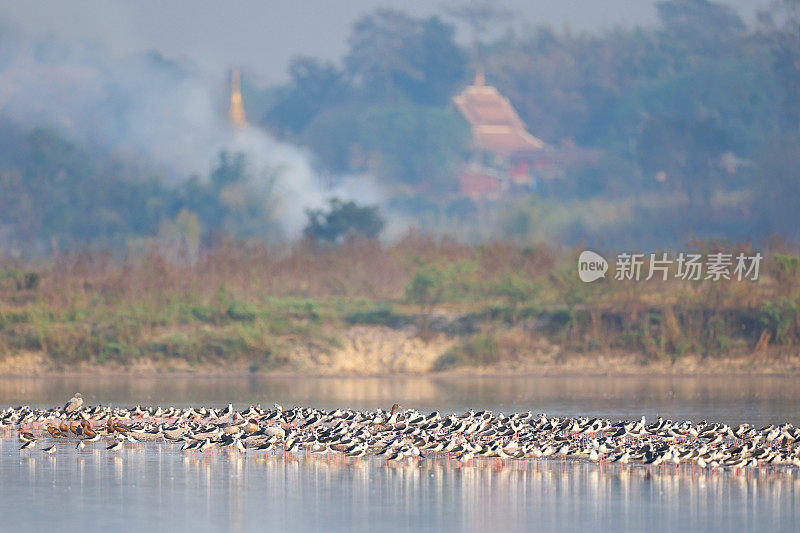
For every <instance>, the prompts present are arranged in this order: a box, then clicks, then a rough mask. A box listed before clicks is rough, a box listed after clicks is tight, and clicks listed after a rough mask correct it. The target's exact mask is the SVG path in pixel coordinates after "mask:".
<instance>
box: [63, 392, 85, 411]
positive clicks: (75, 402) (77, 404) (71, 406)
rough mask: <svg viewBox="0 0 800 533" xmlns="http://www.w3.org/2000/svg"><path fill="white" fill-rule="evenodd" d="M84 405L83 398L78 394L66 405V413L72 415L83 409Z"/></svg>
mask: <svg viewBox="0 0 800 533" xmlns="http://www.w3.org/2000/svg"><path fill="white" fill-rule="evenodd" d="M82 405H83V398H81V393H80V392H76V393H75V396H73V397H72V398H70V400H69V401H68V402H67V403H66V404H64V411H65V412H66V413H67V414H68V415H70V414H72V413H74V412H75V411H77V410H78V409H80V408H81V406H82Z"/></svg>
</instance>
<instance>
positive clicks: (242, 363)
mask: <svg viewBox="0 0 800 533" xmlns="http://www.w3.org/2000/svg"><path fill="white" fill-rule="evenodd" d="M496 341H497V342H498V344H500V345H502V346H503V349H504V350H506V351H507V352H510V353H505V354H503V355H502V356H498V357H500V359H499V360H496V361H492V362H490V363H487V364H470V365H469V366H464V365H451V364H448V362H449V361H451V359H452V358H453V357H454V356H453V353H454V350H455V349H456V348H457V347H458V346H460V343H463V342H464V339H463V338H461V337H460V336H456V335H446V334H436V335H429V336H428V337H426V338H424V339H423V338H422V337H420V336H419V333H418V331H416V330H415V329H414V328H402V329H393V328H389V327H386V326H363V325H360V326H354V327H350V328H346V329H344V330H342V331H340V332H339V333H338V335H337V334H331V345H330V346H329V347H328V348H321V347H319V346H315V345H313V344H304V343H302V342H297V343H295V344H293V345H292V346H291V348H289V349H288V352H287V353H288V356H287V357H286V359H285V362H284V363H283V364H281V365H271V366H269V367H266V368H262V367H259V366H255V365H253V363H252V360H250V359H247V358H233V359H225V360H219V361H205V362H196V363H191V362H189V361H186V360H184V359H178V358H170V359H165V358H159V357H148V356H142V357H139V358H137V359H136V360H134V361H131V362H130V363H128V364H122V363H120V362H118V361H106V362H103V363H97V362H91V361H78V362H75V363H73V364H70V365H61V364H58V363H57V362H56V361H54V360H53V359H52V358H51V357H48V356H47V355H46V354H45V353H44V352H41V351H38V352H36V351H25V352H20V353H16V354H13V355H7V356H6V357H5V358H4V359H2V360H0V377H14V376H25V377H28V376H42V377H45V376H80V375H86V376H113V375H131V376H143V377H155V376H163V375H165V374H169V375H178V376H252V375H272V376H281V375H285V376H334V377H335V376H340V377H341V376H387V375H433V376H436V375H442V376H450V375H454V376H458V375H465V376H466V375H486V376H504V375H509V376H510V375H514V376H517V375H531V376H548V375H549V376H561V375H582V376H591V375H615V376H625V375H632V376H644V375H661V376H681V375H692V376H695V375H798V374H800V352H796V351H790V350H786V349H783V350H763V351H760V352H754V353H751V354H746V355H737V356H731V357H713V358H712V357H702V356H698V355H693V354H684V355H683V356H682V357H680V358H677V359H670V358H660V359H646V358H644V357H643V356H642V354H635V353H624V352H590V353H580V352H575V351H570V350H565V349H564V348H563V347H560V346H558V345H554V344H551V343H550V342H549V341H547V340H546V339H544V338H536V339H525V338H523V339H521V338H520V333H519V332H508V331H506V332H500V333H497V334H496ZM522 341H525V345H522Z"/></svg>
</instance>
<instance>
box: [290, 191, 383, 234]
mask: <svg viewBox="0 0 800 533" xmlns="http://www.w3.org/2000/svg"><path fill="white" fill-rule="evenodd" d="M306 216H307V217H308V224H306V227H305V229H304V230H303V234H304V235H305V236H306V237H307V238H310V239H313V240H315V241H319V242H330V243H336V242H340V241H341V240H342V239H344V238H345V237H348V236H356V235H360V236H362V237H365V238H367V239H374V238H376V237H378V235H380V233H381V231H383V228H384V226H385V225H386V221H385V220H384V219H383V216H382V215H381V213H380V208H379V207H378V206H359V205H358V204H356V203H355V202H343V201H342V200H340V199H339V198H332V199H331V200H330V201H329V202H328V210H327V211H323V210H322V209H309V210H307V211H306Z"/></svg>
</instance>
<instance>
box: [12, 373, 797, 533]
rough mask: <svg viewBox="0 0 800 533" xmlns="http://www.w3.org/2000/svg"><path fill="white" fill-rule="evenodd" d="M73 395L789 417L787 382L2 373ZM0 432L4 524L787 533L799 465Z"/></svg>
mask: <svg viewBox="0 0 800 533" xmlns="http://www.w3.org/2000/svg"><path fill="white" fill-rule="evenodd" d="M76 391H80V392H81V393H82V394H83V396H84V398H85V399H86V400H87V402H88V403H102V404H114V405H122V406H129V405H135V404H137V403H141V404H143V405H151V404H162V405H167V404H170V405H182V406H188V405H196V406H199V405H212V406H222V405H227V403H228V402H229V401H230V402H233V403H234V405H235V406H237V407H240V408H245V407H247V406H248V405H250V404H251V403H252V404H257V403H261V404H262V405H264V406H271V404H272V403H273V402H279V403H281V404H282V405H283V406H284V407H289V406H292V405H312V406H317V407H322V408H326V409H327V408H333V407H355V408H359V409H374V408H376V407H384V408H387V407H388V406H389V405H391V404H392V403H394V402H399V403H401V404H403V405H404V406H407V407H414V408H417V409H420V410H425V411H430V410H433V409H440V410H441V411H443V412H451V411H459V412H463V411H464V410H466V409H468V408H475V409H491V410H494V411H504V412H506V413H508V412H512V411H520V410H526V411H527V410H532V411H534V412H545V413H547V414H551V415H576V414H586V415H597V416H603V417H607V418H611V419H614V420H617V419H622V418H638V417H639V416H641V415H642V414H644V415H646V416H648V417H649V418H650V417H655V416H657V415H661V416H664V417H667V418H672V419H680V420H685V419H689V420H693V421H695V422H699V421H700V420H702V419H708V420H714V421H725V422H732V423H740V422H749V423H752V424H759V425H761V424H769V423H781V422H785V421H790V422H792V423H794V424H795V425H798V424H799V423H800V413H799V412H798V409H799V408H800V401H798V400H800V386H798V384H797V380H796V379H793V378H781V377H757V378H742V377H726V378H643V377H628V378H606V377H594V378H592V377H588V378H587V377H581V378H567V377H564V378H561V377H548V378H529V377H519V378H475V377H451V378H417V377H413V378H392V379H389V378H341V379H340V378H312V379H309V378H296V377H291V378H218V379H217V378H165V379H134V378H111V377H104V378H76V379H27V378H26V379H21V378H15V379H2V380H0V404H3V405H20V404H29V405H32V406H52V405H60V404H63V403H64V402H65V401H66V399H68V398H69V397H70V396H72V394H73V393H74V392H76ZM12 436H13V435H9V436H8V437H7V438H2V439H0V483H2V485H0V486H2V496H3V497H2V498H0V513H2V516H3V519H2V528H0V529H2V530H3V531H42V530H47V529H52V527H53V525H54V524H56V523H57V524H62V525H67V524H68V525H69V529H70V530H77V531H82V530H101V529H102V530H109V528H111V530H123V531H129V530H130V531H142V530H144V529H146V528H150V529H152V528H156V529H157V530H170V531H197V530H212V529H213V530H218V531H219V530H221V531H226V530H231V531H247V530H253V529H261V530H291V531H307V530H333V531H352V530H362V531H364V530H369V531H378V530H381V531H384V530H389V531H392V530H407V531H408V530H411V531H417V530H467V531H478V530H485V529H486V528H487V527H491V528H493V529H495V530H497V531H521V530H537V529H538V530H550V531H552V530H560V531H577V530H587V529H590V530H594V531H625V530H630V531H640V530H643V529H645V528H646V529H648V530H652V531H676V530H707V531H748V530H750V531H752V530H761V531H797V530H798V521H800V477H799V476H798V473H797V472H795V471H791V470H784V469H776V470H771V469H769V470H768V469H762V470H761V471H760V472H755V473H749V474H736V473H732V472H715V473H704V474H700V473H696V472H695V473H693V472H692V471H691V469H689V470H686V469H683V468H682V469H681V470H680V471H678V472H676V471H675V470H674V469H673V468H668V469H666V470H664V469H661V468H649V467H647V468H646V467H643V466H629V467H617V466H613V465H605V466H602V465H591V464H586V463H568V464H567V465H566V466H560V465H559V464H558V463H557V462H539V463H538V464H536V463H533V464H532V463H528V462H514V463H511V464H510V465H507V466H500V465H497V464H492V463H488V462H486V463H478V466H468V467H461V468H459V467H457V466H456V465H455V464H454V463H449V464H448V463H447V462H446V461H442V460H437V461H427V462H422V463H420V464H408V465H399V466H388V467H387V466H386V465H385V463H384V462H383V461H382V460H381V459H379V458H375V457H373V458H365V459H366V460H361V461H359V462H356V463H354V462H353V461H352V460H348V461H347V462H346V463H344V462H342V460H341V459H338V460H331V459H327V460H326V459H324V458H317V457H314V458H305V457H302V458H298V457H292V458H285V457H283V456H282V455H277V456H270V457H268V458H264V457H263V456H259V457H254V456H248V457H239V456H237V455H229V454H226V453H223V454H219V453H217V454H215V455H214V456H213V457H208V458H205V459H202V458H195V457H185V456H184V455H183V454H181V453H180V452H179V451H178V448H177V447H176V446H174V445H167V444H161V443H147V444H142V445H139V446H137V447H136V448H130V447H129V448H125V449H123V450H122V451H121V452H119V453H118V454H116V455H115V454H113V453H110V452H107V451H106V450H105V449H103V448H102V447H98V448H96V449H90V448H87V450H84V451H83V452H77V451H76V450H75V449H74V446H73V445H66V444H64V445H61V446H60V447H59V448H58V451H57V452H56V453H55V454H54V455H53V456H52V457H50V456H47V455H45V454H43V453H42V452H41V451H39V450H38V449H36V450H34V451H33V452H32V453H30V454H29V453H27V452H22V453H20V451H19V444H18V443H17V441H16V440H15V439H13V438H11V437H12Z"/></svg>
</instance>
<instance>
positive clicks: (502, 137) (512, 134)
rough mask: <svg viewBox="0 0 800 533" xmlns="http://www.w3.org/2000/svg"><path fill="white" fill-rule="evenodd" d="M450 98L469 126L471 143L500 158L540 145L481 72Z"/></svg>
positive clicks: (542, 144)
mask: <svg viewBox="0 0 800 533" xmlns="http://www.w3.org/2000/svg"><path fill="white" fill-rule="evenodd" d="M453 101H454V102H455V104H456V107H458V110H459V111H461V114H462V115H464V117H465V118H466V119H467V121H468V122H469V123H470V125H471V126H472V140H473V145H474V146H475V147H476V148H478V149H481V150H485V151H487V152H490V153H492V154H494V155H496V156H498V157H500V158H506V157H508V156H510V155H511V154H513V153H516V152H521V151H529V150H538V149H541V148H543V147H544V143H543V142H542V141H541V139H538V138H536V137H534V136H533V135H531V134H530V133H528V131H527V130H526V129H525V123H524V122H522V119H521V118H519V115H518V114H517V112H516V111H515V110H514V107H513V106H512V105H511V102H509V101H508V99H507V98H506V97H504V96H503V95H501V94H500V92H499V91H498V90H497V89H496V88H494V87H492V86H491V85H486V84H485V82H484V78H483V75H482V74H480V73H479V74H478V75H477V76H476V77H475V84H474V85H470V86H469V87H467V88H466V89H464V91H463V92H462V93H461V94H459V95H457V96H456V97H455V98H454V99H453Z"/></svg>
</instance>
